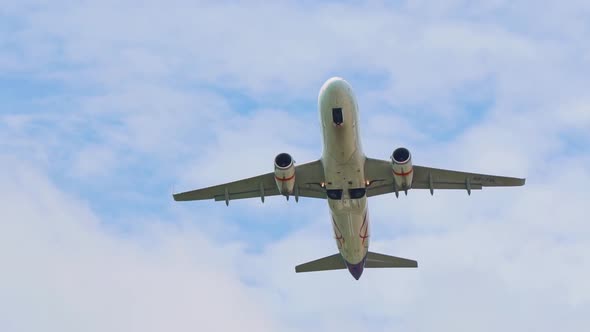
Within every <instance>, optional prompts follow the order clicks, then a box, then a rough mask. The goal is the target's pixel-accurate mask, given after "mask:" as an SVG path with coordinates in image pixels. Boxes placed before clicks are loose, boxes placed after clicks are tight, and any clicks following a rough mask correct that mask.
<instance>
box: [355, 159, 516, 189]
mask: <svg viewBox="0 0 590 332" xmlns="http://www.w3.org/2000/svg"><path fill="white" fill-rule="evenodd" d="M413 170H414V179H413V181H412V188H411V189H430V192H431V193H432V192H433V191H434V189H463V190H467V192H468V193H471V190H479V189H482V188H483V187H512V186H522V185H524V183H525V179H519V178H511V177H506V176H496V175H487V174H478V173H466V172H458V171H450V170H446V169H439V168H431V167H423V166H416V165H414V167H413ZM365 177H366V179H367V180H369V181H370V182H371V185H370V186H369V189H368V191H367V196H369V197H370V196H377V195H383V194H387V193H391V192H393V191H394V188H393V173H392V169H391V162H390V161H388V160H378V159H371V158H367V160H366V161H365Z"/></svg>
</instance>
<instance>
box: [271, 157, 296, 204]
mask: <svg viewBox="0 0 590 332" xmlns="http://www.w3.org/2000/svg"><path fill="white" fill-rule="evenodd" d="M275 182H276V183H277V187H278V188H279V192H280V193H281V194H282V195H285V196H288V195H291V194H292V193H293V188H294V187H295V162H294V161H293V158H292V157H291V155H289V154H288V153H280V154H278V155H277V156H276V157H275Z"/></svg>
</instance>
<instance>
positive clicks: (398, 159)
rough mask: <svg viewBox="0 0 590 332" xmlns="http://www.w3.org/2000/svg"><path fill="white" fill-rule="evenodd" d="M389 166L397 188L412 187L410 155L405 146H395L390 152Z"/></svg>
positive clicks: (406, 188)
mask: <svg viewBox="0 0 590 332" xmlns="http://www.w3.org/2000/svg"><path fill="white" fill-rule="evenodd" d="M391 168H392V169H393V178H394V181H395V185H396V187H397V188H399V189H402V190H408V189H409V188H411V187H412V179H413V175H414V174H413V173H414V170H413V168H412V155H411V154H410V150H408V149H406V148H397V149H395V150H394V151H393V153H392V154H391Z"/></svg>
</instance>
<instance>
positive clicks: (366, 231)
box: [359, 212, 369, 245]
mask: <svg viewBox="0 0 590 332" xmlns="http://www.w3.org/2000/svg"><path fill="white" fill-rule="evenodd" d="M363 227H364V228H365V234H362V232H363ZM360 232H361V233H359V236H360V237H361V239H363V245H364V244H365V241H366V240H367V238H368V237H369V235H368V233H369V225H368V224H367V213H366V212H365V217H364V218H363V224H362V225H361V229H360Z"/></svg>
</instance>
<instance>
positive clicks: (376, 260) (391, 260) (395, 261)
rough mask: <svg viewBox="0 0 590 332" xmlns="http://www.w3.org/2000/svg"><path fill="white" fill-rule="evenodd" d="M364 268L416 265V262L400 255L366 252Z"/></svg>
mask: <svg viewBox="0 0 590 332" xmlns="http://www.w3.org/2000/svg"><path fill="white" fill-rule="evenodd" d="M365 267H366V268H383V267H418V262H416V261H414V260H411V259H405V258H401V257H395V256H388V255H383V254H378V253H376V252H370V251H369V252H368V253H367V260H366V262H365Z"/></svg>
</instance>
